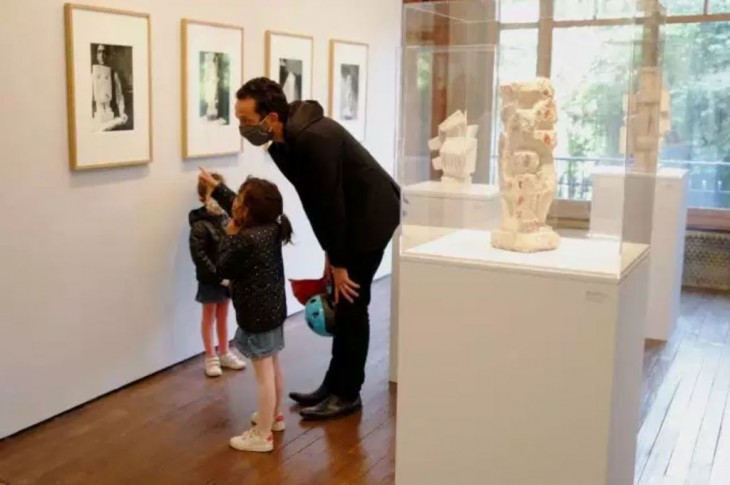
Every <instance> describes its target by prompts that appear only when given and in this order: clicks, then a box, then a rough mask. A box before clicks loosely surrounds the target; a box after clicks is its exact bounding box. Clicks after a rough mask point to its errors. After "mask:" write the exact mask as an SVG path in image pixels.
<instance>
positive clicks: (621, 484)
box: [396, 231, 649, 485]
mask: <svg viewBox="0 0 730 485" xmlns="http://www.w3.org/2000/svg"><path fill="white" fill-rule="evenodd" d="M625 249H626V251H625V255H624V257H623V258H622V257H621V256H620V255H619V253H618V251H617V245H616V244H615V243H614V244H612V243H610V242H603V243H601V242H597V241H591V240H578V239H570V238H566V239H564V240H563V243H562V244H561V246H560V248H559V249H558V250H556V251H553V252H545V253H534V254H528V255H524V254H523V255H519V254H515V253H509V252H506V251H499V250H496V249H493V248H491V246H490V245H489V233H487V232H480V231H460V232H456V233H452V234H449V235H447V236H445V237H443V238H441V239H438V240H435V241H431V242H429V243H427V244H425V245H423V246H420V247H415V248H412V249H410V250H407V251H405V252H404V253H403V254H402V255H401V260H400V261H401V266H400V275H399V279H400V284H399V287H400V288H399V291H400V301H399V305H398V307H399V313H400V318H399V332H398V334H399V345H398V347H399V355H398V360H399V365H398V423H397V435H396V448H397V449H396V457H397V459H396V484H397V485H413V484H418V485H444V484H448V485H475V484H481V483H484V484H491V483H494V484H499V485H543V484H544V485H631V484H632V483H633V473H634V460H635V450H636V433H637V427H638V421H639V409H640V392H641V368H642V356H643V335H642V333H641V328H642V327H641V325H637V322H641V321H642V320H643V318H644V312H645V310H646V306H645V301H646V280H647V276H648V263H649V261H648V260H649V258H648V247H647V246H642V245H635V246H630V245H628V246H626V247H625ZM592 262H593V263H597V264H591V263H592ZM618 270H621V272H620V274H621V276H622V277H620V278H619V277H618Z"/></svg>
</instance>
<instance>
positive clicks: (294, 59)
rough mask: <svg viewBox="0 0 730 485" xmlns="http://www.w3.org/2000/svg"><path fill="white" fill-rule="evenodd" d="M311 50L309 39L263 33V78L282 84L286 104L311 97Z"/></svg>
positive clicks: (276, 33)
mask: <svg viewBox="0 0 730 485" xmlns="http://www.w3.org/2000/svg"><path fill="white" fill-rule="evenodd" d="M313 49H314V42H313V39H312V37H308V36H305V35H295V34H283V33H278V32H266V70H265V72H266V77H268V78H269V79H273V80H274V81H276V82H278V83H279V84H280V85H281V87H282V89H283V90H284V94H285V95H286V99H287V100H288V101H289V102H293V101H301V100H306V99H311V98H312V53H313Z"/></svg>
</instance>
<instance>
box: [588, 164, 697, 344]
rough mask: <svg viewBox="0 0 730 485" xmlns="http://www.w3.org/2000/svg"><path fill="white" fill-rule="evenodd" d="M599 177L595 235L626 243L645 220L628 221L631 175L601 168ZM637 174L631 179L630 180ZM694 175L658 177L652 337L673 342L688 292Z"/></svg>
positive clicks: (671, 172) (664, 172)
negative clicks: (625, 216)
mask: <svg viewBox="0 0 730 485" xmlns="http://www.w3.org/2000/svg"><path fill="white" fill-rule="evenodd" d="M592 176H593V202H592V209H591V226H590V227H591V236H592V237H609V238H621V237H622V227H623V230H624V231H630V232H632V233H638V232H639V231H640V228H632V227H631V226H632V225H646V224H647V222H646V221H645V220H644V219H645V218H641V217H631V218H630V219H627V220H626V221H623V220H622V217H621V214H622V213H623V210H622V209H621V205H622V204H623V203H624V187H625V182H626V176H625V173H624V170H623V169H622V168H616V167H599V168H596V169H595V170H594V172H593V174H592ZM631 176H632V175H631V174H630V175H629V177H631ZM688 180H689V178H688V172H687V170H682V169H673V168H662V169H660V170H659V171H658V172H657V175H656V188H655V190H654V209H653V214H652V216H651V222H650V224H651V235H650V238H651V253H652V258H651V259H652V263H651V268H650V270H649V274H650V276H649V281H650V283H649V299H648V309H647V318H646V332H645V336H646V338H650V339H656V340H668V339H669V336H670V335H671V334H672V331H673V330H674V327H675V325H676V323H677V319H678V318H679V299H680V293H681V290H682V269H683V266H684V241H685V232H686V226H687V193H688V190H689V186H688V184H689V182H688Z"/></svg>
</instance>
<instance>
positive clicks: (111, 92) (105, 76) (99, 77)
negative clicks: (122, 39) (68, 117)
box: [91, 43, 134, 133]
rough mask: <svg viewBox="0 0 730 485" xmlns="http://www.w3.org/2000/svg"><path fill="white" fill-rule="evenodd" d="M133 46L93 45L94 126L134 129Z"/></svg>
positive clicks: (98, 127)
mask: <svg viewBox="0 0 730 485" xmlns="http://www.w3.org/2000/svg"><path fill="white" fill-rule="evenodd" d="M132 56H133V51H132V46H128V45H112V44H97V43H92V44H91V118H92V124H91V129H92V131H93V132H95V133H99V132H105V131H127V130H133V129H134V72H133V62H132Z"/></svg>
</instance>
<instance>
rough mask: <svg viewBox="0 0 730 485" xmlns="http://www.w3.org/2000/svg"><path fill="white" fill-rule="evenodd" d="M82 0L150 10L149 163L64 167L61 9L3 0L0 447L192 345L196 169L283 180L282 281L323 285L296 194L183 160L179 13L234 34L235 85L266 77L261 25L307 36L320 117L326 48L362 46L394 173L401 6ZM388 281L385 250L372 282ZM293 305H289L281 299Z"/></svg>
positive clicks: (378, 141) (374, 143) (370, 135)
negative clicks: (237, 29)
mask: <svg viewBox="0 0 730 485" xmlns="http://www.w3.org/2000/svg"><path fill="white" fill-rule="evenodd" d="M84 3H88V4H90V5H96V6H105V7H111V8H118V9H124V10H135V11H140V12H149V13H150V14H151V27H152V36H151V41H152V86H151V92H152V117H153V163H152V164H150V165H148V166H143V167H136V168H120V169H114V170H105V171H92V172H84V173H74V172H71V171H70V170H69V168H68V142H67V126H66V78H65V44H64V22H63V4H64V2H63V1H61V0H2V1H1V2H0V6H1V7H2V9H1V12H2V15H0V46H1V47H2V52H3V53H4V59H3V66H4V67H3V69H2V71H3V72H2V75H1V76H0V97H1V98H0V99H2V102H1V103H0V106H2V109H1V110H0V119H1V120H2V123H1V125H0V149H1V150H0V153H2V162H1V164H0V167H1V172H0V173H1V174H2V189H0V202H1V204H0V206H2V207H3V209H4V211H3V212H4V213H3V217H2V229H0V437H3V436H7V435H9V434H12V433H14V432H16V431H18V430H20V429H23V428H26V427H28V426H30V425H33V424H35V423H37V422H39V421H42V420H44V419H47V418H49V417H51V416H53V415H56V414H58V413H60V412H63V411H65V410H67V409H69V408H71V407H74V406H76V405H78V404H81V403H83V402H86V401H88V400H90V399H93V398H94V397H97V396H99V395H101V394H104V393H106V392H108V391H111V390H114V389H116V388H119V387H120V386H123V385H125V384H127V383H129V382H131V381H134V380H136V379H139V378H141V377H143V376H145V375H148V374H150V373H153V372H155V371H157V370H160V369H163V368H165V367H167V366H170V365H172V364H174V363H177V362H179V361H181V360H183V359H185V358H188V357H190V356H192V355H194V354H196V353H198V352H200V351H201V350H202V345H201V342H200V336H199V315H200V308H199V305H198V304H197V303H195V301H194V296H195V289H196V283H195V276H194V269H193V266H192V263H191V262H190V256H189V252H188V223H187V214H188V211H189V210H190V209H192V208H194V207H196V206H197V197H196V193H195V186H196V179H197V167H198V165H204V166H205V167H207V168H209V169H214V170H217V171H220V172H221V173H222V174H223V175H224V176H225V177H226V178H227V179H228V180H229V182H230V183H231V185H234V186H237V185H238V184H239V183H240V182H241V181H242V180H243V179H244V178H245V176H246V175H248V174H255V175H258V176H263V177H267V178H270V179H273V180H275V181H276V182H277V183H279V185H280V187H281V188H282V191H283V194H284V197H285V203H286V211H287V212H288V214H289V215H290V217H291V218H292V220H293V222H294V229H295V232H296V244H295V245H294V246H290V247H287V248H286V250H285V260H286V271H287V277H289V278H308V277H317V276H319V275H321V271H322V262H323V257H322V253H321V251H320V249H319V247H318V245H317V243H316V240H315V239H314V236H313V235H312V233H311V229H310V227H309V224H308V223H307V220H306V218H305V216H304V213H303V211H302V208H301V206H300V204H299V201H298V199H297V197H296V194H295V192H294V190H293V189H292V187H291V186H290V185H289V184H288V183H287V182H285V180H284V179H283V177H282V176H281V175H280V174H279V173H278V171H277V169H276V167H275V166H274V165H273V164H272V162H271V161H270V159H269V158H268V157H267V156H265V155H264V152H263V151H262V150H261V149H257V148H255V147H252V146H250V145H247V144H246V145H245V148H244V152H243V153H242V154H241V156H240V157H228V158H221V159H210V160H198V161H186V160H182V159H181V127H180V126H181V121H180V118H181V106H180V98H181V80H180V70H181V66H180V62H181V61H180V58H181V52H180V20H181V18H191V19H195V20H206V21H215V22H225V23H231V24H239V25H241V26H243V27H244V29H245V45H244V79H247V78H251V77H254V76H259V75H263V74H264V34H265V31H266V30H268V29H270V30H275V31H283V32H289V33H297V34H306V35H312V36H313V37H314V49H315V50H314V84H313V87H314V93H313V94H314V98H315V99H317V100H319V101H320V102H321V103H322V105H323V106H325V107H326V106H327V97H328V81H329V80H328V57H329V56H328V48H329V45H328V43H329V40H330V39H331V38H335V39H343V40H351V41H359V42H366V43H368V44H369V45H370V51H369V69H368V76H369V78H368V83H369V89H368V96H367V134H366V136H367V138H366V142H365V144H366V146H367V147H368V148H369V149H370V150H371V152H372V153H373V155H374V156H375V157H376V158H377V159H378V160H379V161H380V162H381V163H382V164H383V165H384V166H385V168H386V169H387V170H388V171H390V172H391V173H392V172H393V163H394V153H395V149H394V143H395V136H394V133H395V112H396V110H395V101H396V93H395V86H396V54H397V46H398V44H399V40H400V7H401V0H368V1H366V2H363V1H360V0H306V1H300V0H297V1H292V0H204V1H203V0H175V1H170V0H90V1H89V2H84ZM389 270H390V257H389V255H386V260H385V263H384V265H383V268H381V272H380V274H381V275H383V274H385V273H387V272H388V271H389ZM289 309H290V312H295V311H297V310H299V306H298V305H297V304H296V303H295V301H294V300H293V299H292V298H291V295H290V298H289ZM234 328H235V323H234V321H233V318H231V330H233V329H234ZM323 358H326V356H323ZM201 378H202V371H201Z"/></svg>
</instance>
